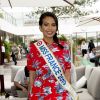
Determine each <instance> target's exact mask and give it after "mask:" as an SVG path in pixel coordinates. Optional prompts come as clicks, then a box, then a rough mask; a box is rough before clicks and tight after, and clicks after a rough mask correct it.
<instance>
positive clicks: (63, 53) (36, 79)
mask: <svg viewBox="0 0 100 100" xmlns="http://www.w3.org/2000/svg"><path fill="white" fill-rule="evenodd" d="M39 28H40V31H41V32H42V33H43V41H44V43H45V44H46V46H47V47H48V48H49V50H50V51H51V52H52V53H53V55H54V57H55V58H56V60H57V61H58V63H59V64H60V67H61V69H62V71H63V73H64V76H65V78H66V79H67V81H68V82H69V83H70V82H71V75H70V68H71V58H70V51H69V46H68V44H67V43H66V42H64V41H59V39H58V38H57V31H58V19H57V17H56V16H55V14H53V13H51V12H45V13H43V14H42V15H41V16H40V20H39ZM27 66H28V69H29V70H30V83H29V87H30V90H29V91H30V92H29V98H28V99H29V100H69V99H68V97H69V93H68V91H67V90H65V89H64V88H63V87H62V86H61V85H60V83H59V82H58V81H57V79H56V78H55V76H54V74H53V73H52V71H51V70H50V68H49V66H48V65H47V63H46V61H45V60H44V58H43V57H42V55H41V54H40V52H39V51H38V49H37V48H36V46H35V45H34V44H31V45H30V53H29V54H28V56H27ZM70 100H71V99H70Z"/></svg>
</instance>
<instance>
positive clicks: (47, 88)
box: [43, 87, 52, 95]
mask: <svg viewBox="0 0 100 100" xmlns="http://www.w3.org/2000/svg"><path fill="white" fill-rule="evenodd" d="M43 91H44V94H45V95H48V94H51V93H52V92H51V87H45V88H43Z"/></svg>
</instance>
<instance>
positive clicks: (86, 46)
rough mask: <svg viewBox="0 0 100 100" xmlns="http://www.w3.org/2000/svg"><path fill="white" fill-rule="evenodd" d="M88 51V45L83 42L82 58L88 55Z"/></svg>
mask: <svg viewBox="0 0 100 100" xmlns="http://www.w3.org/2000/svg"><path fill="white" fill-rule="evenodd" d="M87 50H88V45H87V44H86V42H85V41H82V44H81V51H82V57H84V54H87Z"/></svg>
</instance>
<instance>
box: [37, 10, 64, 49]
mask: <svg viewBox="0 0 100 100" xmlns="http://www.w3.org/2000/svg"><path fill="white" fill-rule="evenodd" d="M47 16H49V17H52V18H53V19H54V21H55V23H56V27H57V29H56V31H58V19H57V17H56V15H55V14H54V13H52V12H45V13H43V14H42V15H41V16H40V19H39V26H42V24H43V19H44V18H45V17H47ZM53 40H54V42H55V43H57V45H58V46H59V47H60V48H61V49H63V48H64V47H63V46H62V45H61V44H60V43H59V39H58V37H57V33H55V35H54V36H53Z"/></svg>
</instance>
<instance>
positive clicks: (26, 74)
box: [24, 66, 29, 77]
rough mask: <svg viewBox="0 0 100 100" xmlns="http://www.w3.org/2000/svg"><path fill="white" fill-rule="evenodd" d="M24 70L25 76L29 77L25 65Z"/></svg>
mask: <svg viewBox="0 0 100 100" xmlns="http://www.w3.org/2000/svg"><path fill="white" fill-rule="evenodd" d="M24 71H25V76H26V77H29V70H28V68H27V66H25V68H24Z"/></svg>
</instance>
